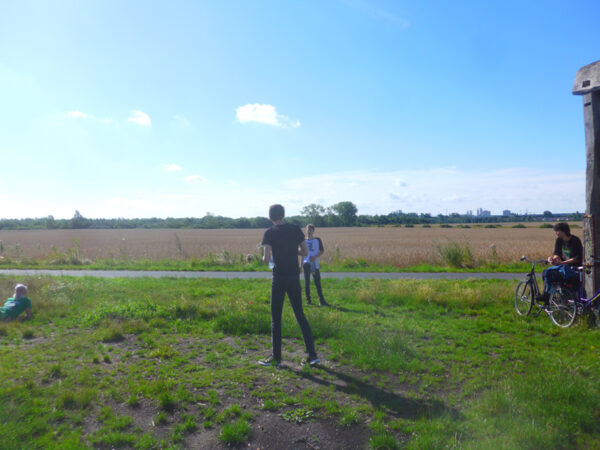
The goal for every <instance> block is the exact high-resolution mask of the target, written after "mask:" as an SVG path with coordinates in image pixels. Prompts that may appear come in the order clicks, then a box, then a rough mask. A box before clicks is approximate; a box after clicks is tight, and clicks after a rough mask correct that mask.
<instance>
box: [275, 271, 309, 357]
mask: <svg viewBox="0 0 600 450" xmlns="http://www.w3.org/2000/svg"><path fill="white" fill-rule="evenodd" d="M285 294H287V295H288V298H289V299H290V303H291V305H292V310H293V311H294V316H295V317H296V321H297V322H298V325H300V330H301V331H302V337H303V338H304V345H305V346H306V352H307V353H308V357H309V358H312V357H316V356H317V352H316V351H315V341H314V339H313V335H312V330H311V329H310V325H309V323H308V320H306V317H305V316H304V311H303V310H302V289H301V288H300V278H299V277H298V275H293V276H283V277H282V276H278V277H273V281H272V282H271V339H272V341H273V358H275V359H276V360H277V361H281V313H282V312H283V302H284V300H285Z"/></svg>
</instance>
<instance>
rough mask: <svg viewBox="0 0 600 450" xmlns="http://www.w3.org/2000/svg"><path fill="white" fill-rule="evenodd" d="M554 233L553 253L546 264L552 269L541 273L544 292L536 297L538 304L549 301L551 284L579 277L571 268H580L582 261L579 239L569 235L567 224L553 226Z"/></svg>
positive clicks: (561, 223)
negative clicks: (550, 265)
mask: <svg viewBox="0 0 600 450" xmlns="http://www.w3.org/2000/svg"><path fill="white" fill-rule="evenodd" d="M554 233H555V234H556V241H555V242H554V253H553V254H552V256H550V257H548V263H549V264H552V267H549V268H547V269H546V270H544V272H543V273H542V278H543V280H544V292H543V293H542V294H540V295H538V296H537V297H536V300H537V301H538V302H540V303H545V302H547V301H548V300H549V298H550V287H551V286H552V283H556V282H563V281H571V280H573V279H577V280H578V279H579V275H578V273H577V272H576V271H575V270H574V269H573V267H578V266H580V265H581V262H582V260H583V245H582V244H581V239H579V238H578V237H577V236H573V235H572V234H571V228H570V227H569V224H568V223H565V222H560V223H557V224H555V225H554Z"/></svg>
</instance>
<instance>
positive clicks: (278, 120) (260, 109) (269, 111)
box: [236, 103, 300, 128]
mask: <svg viewBox="0 0 600 450" xmlns="http://www.w3.org/2000/svg"><path fill="white" fill-rule="evenodd" d="M236 118H237V120H238V121H239V122H241V123H248V122H258V123H263V124H265V125H271V126H273V127H282V128H298V127H299V126H300V122H299V121H298V120H292V119H290V118H289V117H287V116H284V115H282V114H277V110H276V109H275V107H274V106H273V105H261V104H258V103H255V104H253V105H251V104H247V105H244V106H240V107H238V108H237V109H236Z"/></svg>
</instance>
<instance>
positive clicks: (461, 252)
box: [436, 241, 474, 268]
mask: <svg viewBox="0 0 600 450" xmlns="http://www.w3.org/2000/svg"><path fill="white" fill-rule="evenodd" d="M436 247H437V251H438V253H439V254H440V256H441V257H442V260H443V261H444V263H446V264H447V265H448V266H451V267H458V268H467V267H473V264H474V261H473V252H472V251H471V247H470V246H469V244H468V243H465V244H463V245H461V244H459V243H458V242H456V241H450V242H448V243H446V244H438V245H437V246H436Z"/></svg>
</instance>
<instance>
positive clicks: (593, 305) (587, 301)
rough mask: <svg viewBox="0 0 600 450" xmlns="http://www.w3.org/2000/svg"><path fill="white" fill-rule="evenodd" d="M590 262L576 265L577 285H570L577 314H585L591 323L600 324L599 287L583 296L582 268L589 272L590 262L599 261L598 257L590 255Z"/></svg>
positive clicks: (596, 262) (595, 262)
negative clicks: (588, 296)
mask: <svg viewBox="0 0 600 450" xmlns="http://www.w3.org/2000/svg"><path fill="white" fill-rule="evenodd" d="M590 260H591V261H592V262H591V263H588V264H585V265H584V266H582V267H578V268H577V271H578V272H579V287H578V288H577V287H575V286H572V287H571V289H572V291H573V294H574V295H573V296H574V300H575V304H576V307H577V315H578V316H587V317H588V318H589V320H590V323H591V324H595V325H596V326H600V288H599V289H598V290H597V291H596V292H595V293H594V295H592V296H591V297H590V298H586V297H584V289H583V270H584V269H585V271H586V273H588V274H589V273H590V272H589V270H590V267H591V266H592V264H598V263H600V258H595V257H593V256H591V257H590Z"/></svg>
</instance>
